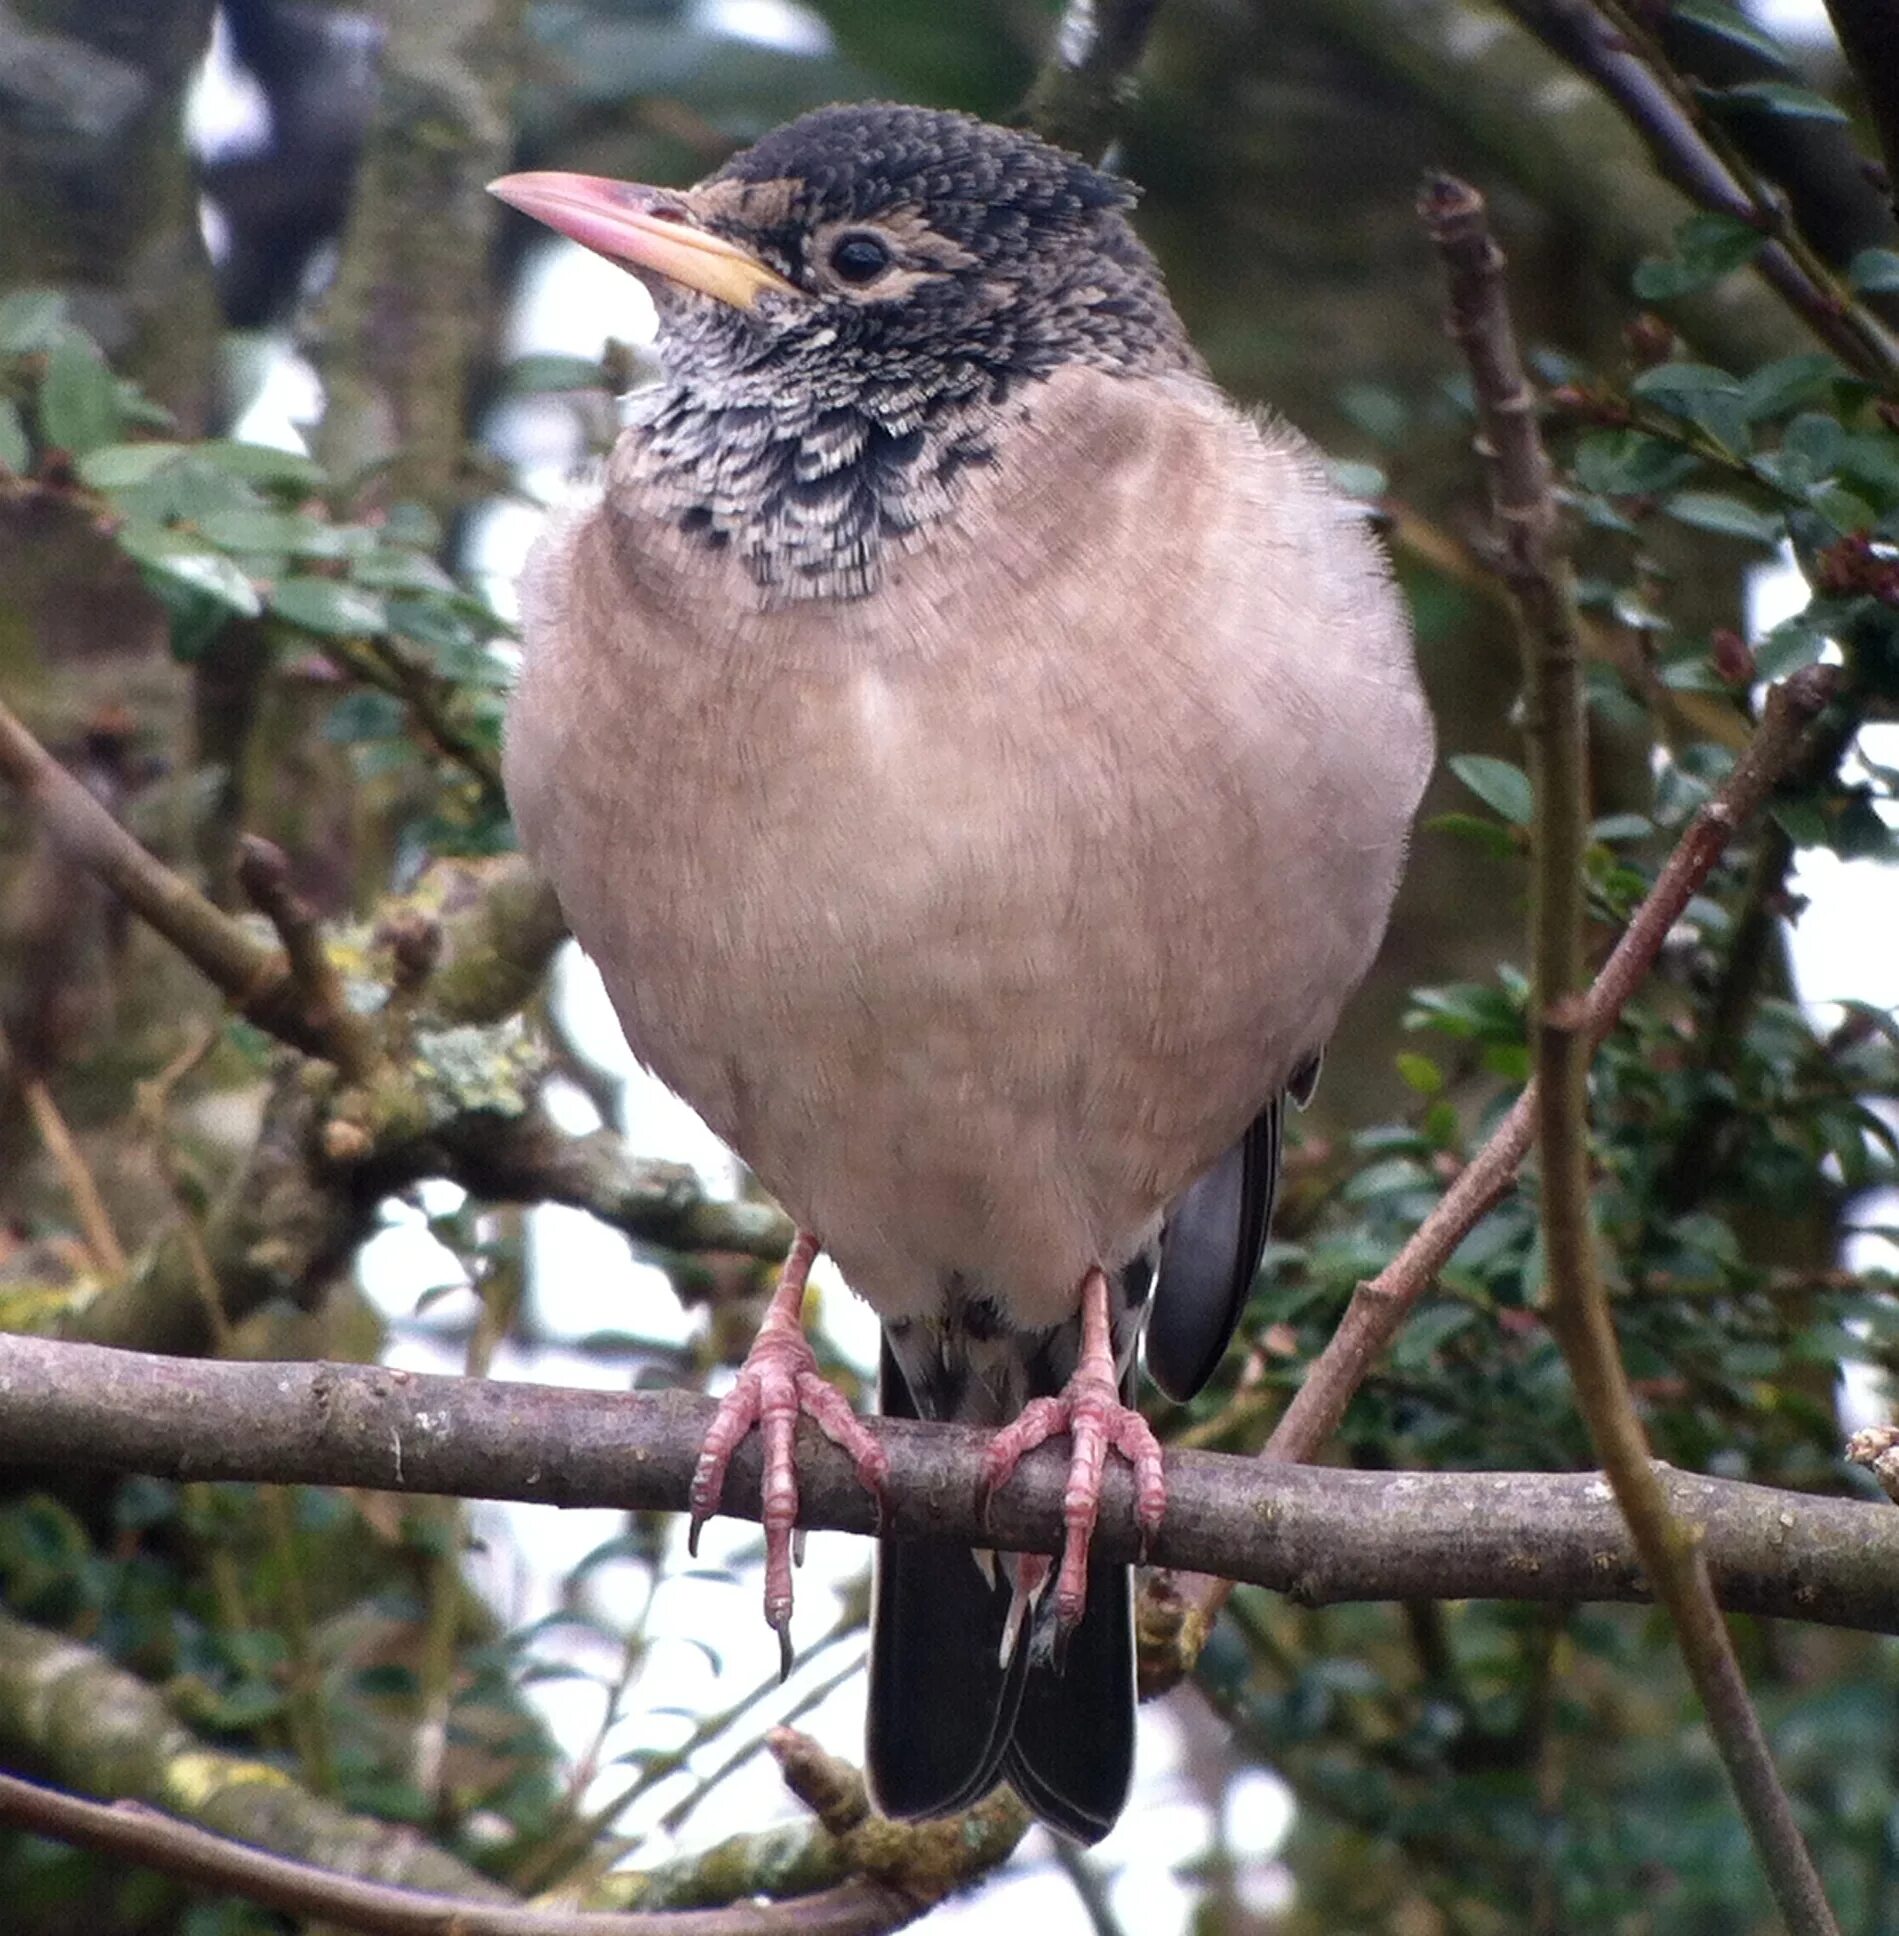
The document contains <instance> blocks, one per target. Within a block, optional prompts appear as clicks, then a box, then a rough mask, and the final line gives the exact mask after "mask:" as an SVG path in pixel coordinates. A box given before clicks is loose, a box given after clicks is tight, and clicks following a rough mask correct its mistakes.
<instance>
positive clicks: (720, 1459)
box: [686, 1230, 890, 1674]
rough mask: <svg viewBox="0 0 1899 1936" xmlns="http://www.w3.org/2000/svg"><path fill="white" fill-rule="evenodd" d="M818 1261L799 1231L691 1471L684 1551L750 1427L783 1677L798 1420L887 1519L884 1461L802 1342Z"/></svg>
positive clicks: (787, 1656)
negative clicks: (759, 1453)
mask: <svg viewBox="0 0 1899 1936" xmlns="http://www.w3.org/2000/svg"><path fill="white" fill-rule="evenodd" d="M817 1254H818V1240H817V1239H816V1238H815V1237H813V1236H812V1235H811V1234H810V1233H809V1232H808V1231H802V1230H801V1231H799V1233H798V1235H797V1237H796V1238H795V1239H794V1240H793V1242H792V1246H791V1254H790V1255H789V1256H788V1257H787V1258H786V1259H785V1267H784V1270H783V1271H782V1272H781V1273H780V1275H779V1279H778V1288H777V1289H776V1290H775V1291H774V1292H773V1293H772V1300H771V1305H770V1307H769V1309H768V1310H767V1311H766V1313H765V1321H764V1323H762V1324H761V1325H760V1326H759V1328H758V1336H757V1337H756V1338H754V1339H753V1340H752V1348H751V1350H749V1351H748V1352H747V1353H746V1354H745V1362H744V1363H743V1364H742V1365H741V1366H740V1367H739V1373H738V1383H737V1384H736V1385H734V1386H733V1388H732V1389H731V1390H730V1391H729V1392H727V1393H726V1395H725V1397H724V1398H723V1399H721V1400H720V1402H719V1409H718V1411H717V1412H716V1413H714V1415H713V1419H712V1424H711V1427H710V1428H709V1429H708V1431H707V1432H706V1435H705V1441H704V1443H703V1444H702V1445H701V1447H700V1449H699V1463H698V1465H697V1466H696V1467H695V1468H694V1470H693V1475H692V1489H691V1492H690V1494H689V1501H690V1505H691V1508H692V1517H691V1520H690V1521H689V1522H688V1526H687V1533H686V1546H687V1550H688V1551H689V1552H692V1553H694V1554H696V1553H697V1552H698V1550H699V1528H700V1527H701V1526H702V1525H704V1524H705V1522H706V1520H707V1519H708V1518H710V1517H711V1515H712V1514H713V1513H714V1512H716V1511H717V1510H718V1506H719V1499H720V1496H721V1494H722V1493H723V1492H724V1490H725V1469H726V1466H727V1465H728V1464H729V1463H730V1462H731V1458H732V1454H733V1453H734V1452H735V1451H736V1450H737V1449H738V1446H739V1443H740V1441H741V1440H742V1439H743V1438H744V1437H745V1435H746V1433H748V1432H749V1431H750V1430H751V1429H752V1427H753V1426H754V1425H756V1426H757V1427H758V1429H759V1432H760V1434H761V1435H762V1436H763V1438H764V1442H765V1475H764V1484H763V1486H762V1488H761V1490H762V1494H763V1498H764V1508H765V1509H764V1515H763V1517H764V1526H765V1618H766V1620H767V1621H769V1622H770V1624H771V1626H772V1629H773V1631H774V1632H776V1634H777V1635H778V1656H779V1670H780V1672H781V1674H789V1673H790V1672H791V1564H792V1538H793V1532H794V1529H795V1528H796V1526H797V1521H798V1466H797V1458H796V1453H795V1446H796V1441H797V1433H798V1414H799V1413H800V1412H804V1413H806V1414H808V1415H809V1416H810V1417H811V1418H813V1419H815V1420H816V1422H817V1425H818V1429H819V1430H820V1431H821V1432H823V1434H824V1436H825V1437H826V1438H828V1439H829V1440H830V1441H831V1443H832V1444H833V1445H838V1446H842V1447H843V1449H844V1450H845V1451H846V1452H848V1453H849V1454H850V1456H851V1458H852V1460H853V1461H854V1462H855V1464H856V1466H857V1477H858V1481H859V1483H860V1484H861V1485H862V1486H863V1487H864V1489H865V1491H866V1492H868V1493H869V1494H870V1495H871V1497H872V1498H873V1499H874V1500H876V1502H877V1506H878V1510H879V1513H881V1512H882V1509H883V1494H884V1482H885V1480H886V1479H887V1478H888V1477H889V1475H890V1461H889V1458H888V1456H887V1455H886V1454H885V1452H884V1449H883V1447H882V1446H881V1445H879V1444H878V1443H877V1440H876V1439H875V1438H874V1437H873V1436H872V1435H871V1433H870V1432H869V1431H868V1430H867V1429H866V1427H865V1426H864V1424H863V1422H862V1421H861V1420H860V1419H859V1418H858V1416H857V1414H856V1413H855V1412H853V1411H852V1410H851V1408H850V1405H849V1403H848V1402H847V1401H846V1400H845V1398H844V1395H843V1393H842V1392H840V1391H838V1390H837V1389H836V1388H835V1387H834V1386H832V1385H828V1384H826V1383H825V1381H824V1379H823V1377H822V1376H821V1374H820V1373H819V1371H818V1361H817V1356H816V1354H815V1353H814V1352H813V1351H812V1349H811V1343H810V1340H809V1339H808V1338H806V1336H805V1335H804V1324H803V1311H804V1288H805V1280H806V1279H807V1278H808V1277H809V1276H810V1274H811V1265H812V1263H813V1262H814V1261H815V1259H816V1257H817Z"/></svg>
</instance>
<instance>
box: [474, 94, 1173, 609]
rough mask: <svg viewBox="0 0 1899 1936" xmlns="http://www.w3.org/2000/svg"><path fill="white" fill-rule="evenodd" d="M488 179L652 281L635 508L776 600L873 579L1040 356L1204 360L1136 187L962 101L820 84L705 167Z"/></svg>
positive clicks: (1167, 365) (1068, 362) (843, 590)
mask: <svg viewBox="0 0 1899 1936" xmlns="http://www.w3.org/2000/svg"><path fill="white" fill-rule="evenodd" d="M494 192H495V193H496V194H497V195H499V196H500V197H501V199H502V200H503V201H506V202H509V203H512V204H513V205H514V206H515V207H517V208H520V209H522V210H523V211H525V212H526V213H527V214H530V215H532V216H535V217H536V218H537V219H538V220H540V221H543V222H546V223H547V224H548V225H549V226H550V227H552V228H555V229H557V230H559V231H560V232H561V233H562V234H564V235H567V236H570V237H571V238H572V239H574V240H575V241H577V242H580V243H582V244H584V245H585V246H586V247H588V248H590V249H593V250H595V251H596V252H597V253H599V254H601V255H605V256H607V257H609V258H610V259H611V260H614V261H616V262H619V263H621V264H623V265H624V266H625V267H627V268H629V269H630V270H632V271H633V273H634V274H636V275H638V276H639V277H640V279H641V280H642V281H643V282H644V283H645V284H646V286H647V287H648V289H650V290H651V291H652V294H653V297H654V301H655V304H656V305H657V308H658V311H659V323H660V345H659V347H660V356H661V362H662V364H663V366H664V369H665V380H664V382H663V383H662V384H661V386H660V387H659V388H658V390H657V391H655V392H652V393H649V394H648V395H647V396H645V397H643V398H641V399H640V401H639V403H638V404H637V406H636V424H637V429H638V433H639V438H640V442H639V445H638V455H637V461H636V463H635V465H634V474H635V478H636V483H635V486H634V488H636V490H637V492H638V493H639V494H640V511H641V514H642V515H647V516H650V515H653V514H655V513H657V514H659V515H662V516H665V517H668V518H670V519H672V520H673V521H674V522H675V523H676V524H677V526H678V528H679V530H680V531H681V532H682V533H684V534H686V535H687V536H688V537H689V538H690V539H691V540H693V541H694V542H695V543H697V544H701V545H703V546H705V547H707V548H708V549H711V550H717V551H726V550H728V549H729V551H730V553H731V555H733V556H735V557H737V558H738V559H740V560H741V561H742V562H743V563H744V565H745V568H746V569H747V571H748V572H749V573H750V574H751V576H752V577H753V578H754V580H755V581H756V582H757V583H758V584H759V585H760V587H761V588H763V591H764V593H765V595H766V598H767V600H768V602H779V601H781V600H785V599H801V598H809V597H834V598H835V597H844V598H850V597H857V596H860V595H862V594H863V593H865V592H867V591H869V590H870V589H872V588H873V587H874V586H875V585H876V584H877V583H878V582H879V579H880V576H881V574H882V571H883V569H884V566H885V564H886V563H887V561H888V558H889V556H890V555H891V554H892V552H893V550H902V549H906V548H910V547H912V546H914V545H916V544H919V543H922V542H925V541H926V538H927V534H928V532H929V530H930V528H931V527H932V526H933V525H935V524H937V523H938V522H940V520H941V519H942V518H943V517H944V516H945V514H946V513H947V512H948V511H949V510H950V509H951V507H952V505H953V504H954V503H955V501H956V500H957V498H958V497H959V496H960V494H961V493H962V492H963V491H964V490H965V489H966V487H967V482H968V478H969V476H970V475H971V474H972V473H973V472H976V471H980V470H981V469H983V468H985V467H986V466H988V465H989V464H990V463H991V462H992V460H993V449H992V441H991V439H992V432H993V429H994V421H995V418H996V414H997V412H998V410H999V409H1000V408H1001V407H1002V406H1004V405H1005V404H1006V403H1008V402H1009V401H1010V400H1011V399H1013V398H1015V397H1017V396H1018V395H1024V394H1025V393H1032V392H1033V390H1034V389H1035V387H1036V385H1037V383H1038V382H1039V381H1040V380H1041V379H1043V378H1047V377H1050V376H1052V375H1054V374H1055V373H1056V372H1058V371H1060V370H1063V369H1066V368H1073V367H1075V366H1077V365H1080V366H1084V367H1087V368H1089V369H1093V370H1097V371H1101V372H1103V373H1105V374H1107V375H1109V376H1126V375H1134V374H1138V373H1146V372H1155V371H1164V370H1178V369H1197V368H1199V367H1200V366H1199V361H1198V358H1197V357H1196V356H1195V354H1194V352H1193V350H1192V349H1191V347H1190V346H1189V345H1188V343H1187V340H1186V336H1185V333H1184V332H1183V331H1182V329H1181V326H1180V321H1179V319H1178V318H1177V317H1176V316H1175V314H1174V311H1173V308H1172V305H1171V304H1170V303H1169V302H1168V300H1167V292H1166V289H1165V287H1164V286H1163V284H1162V282H1161V277H1160V271H1159V269H1158V268H1157V267H1156V266H1155V263H1154V259H1153V257H1152V256H1150V255H1149V254H1148V252H1147V250H1146V249H1145V248H1144V247H1143V246H1142V245H1141V243H1140V241H1139V239H1138V238H1137V237H1136V236H1135V234H1134V231H1133V229H1132V228H1130V227H1129V225H1128V220H1127V211H1128V209H1129V208H1130V207H1131V206H1132V204H1133V200H1134V194H1133V190H1132V189H1131V188H1130V187H1129V186H1128V185H1127V184H1126V183H1125V182H1121V181H1118V180H1116V179H1115V178H1114V177H1113V176H1111V175H1105V174H1103V173H1102V172H1101V171H1100V170H1099V169H1096V168H1091V167H1090V166H1089V165H1088V164H1087V163H1086V162H1084V161H1081V160H1079V159H1078V158H1077V157H1076V156H1074V155H1070V154H1066V153H1064V152H1063V151H1062V150H1061V149H1059V148H1053V147H1051V146H1049V144H1048V143H1047V142H1045V141H1040V140H1038V139H1036V137H1035V136H1033V135H1029V134H1024V133H1022V132H1020V131H1018V130H1015V129H1010V128H998V127H992V126H990V125H989V124H988V123H986V122H983V121H978V120H976V119H975V118H974V117H973V116H970V115H967V114H955V113H950V112H946V111H944V110H940V109H934V108H911V107H892V106H886V105H872V106H856V107H831V108H820V109H819V110H818V111H817V112H816V113H813V114H807V115H804V116H802V117H801V118H800V119H798V120H796V121H791V122H788V123H787V124H786V125H785V126H784V127H782V128H779V129H777V130H776V131H775V132H773V133H771V134H768V135H766V136H765V137H764V139H763V140H761V141H759V142H758V143H756V144H755V145H754V146H753V147H750V148H748V149H746V150H745V151H744V152H743V153H741V154H737V155H734V156H733V157H732V159H731V160H730V161H728V162H727V163H726V164H725V165H724V167H722V168H720V169H719V170H718V171H717V173H715V174H713V175H711V176H708V177H707V179H706V180H704V181H702V182H700V183H699V184H698V185H697V186H696V187H693V188H687V189H665V188H648V187H641V186H636V185H634V184H631V183H626V182H615V181H607V180H603V179H601V178H598V177H595V176H584V175H553V174H538V175H510V176H508V177H506V178H505V179H504V180H502V181H499V182H496V183H495V184H494ZM1025 400H1026V396H1025Z"/></svg>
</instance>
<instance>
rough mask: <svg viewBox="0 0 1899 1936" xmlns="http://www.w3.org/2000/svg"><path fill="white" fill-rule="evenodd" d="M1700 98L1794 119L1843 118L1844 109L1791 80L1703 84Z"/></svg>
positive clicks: (1829, 119)
mask: <svg viewBox="0 0 1899 1936" xmlns="http://www.w3.org/2000/svg"><path fill="white" fill-rule="evenodd" d="M1699 92H1700V93H1701V95H1702V98H1703V99H1704V100H1708V101H1711V102H1713V103H1714V104H1715V105H1716V106H1717V107H1724V106H1727V105H1729V104H1732V105H1733V106H1735V107H1739V108H1760V109H1763V110H1765V112H1767V113H1769V114H1778V115H1783V116H1785V117H1786V118H1787V119H1789V120H1794V121H1844V120H1845V119H1846V110H1845V109H1844V108H1843V107H1841V106H1840V104H1839V103H1838V102H1837V101H1829V100H1828V99H1827V97H1826V96H1825V95H1824V94H1816V93H1815V92H1814V91H1813V89H1812V88H1810V87H1801V86H1799V85H1798V84H1797V83H1795V82H1793V81H1742V82H1739V83H1738V84H1737V85H1736V86H1734V87H1715V88H1703V89H1701V90H1699Z"/></svg>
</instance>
